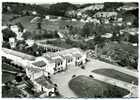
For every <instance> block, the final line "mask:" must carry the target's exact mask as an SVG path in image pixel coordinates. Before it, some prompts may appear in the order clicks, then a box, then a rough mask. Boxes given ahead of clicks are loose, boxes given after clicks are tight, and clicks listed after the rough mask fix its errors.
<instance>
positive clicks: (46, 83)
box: [35, 76, 54, 89]
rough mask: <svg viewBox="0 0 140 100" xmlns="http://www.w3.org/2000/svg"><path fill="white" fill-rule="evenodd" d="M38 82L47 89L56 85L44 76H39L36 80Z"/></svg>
mask: <svg viewBox="0 0 140 100" xmlns="http://www.w3.org/2000/svg"><path fill="white" fill-rule="evenodd" d="M35 81H36V82H37V83H38V84H40V85H42V86H44V87H46V88H47V89H51V88H54V85H53V84H51V83H50V82H49V81H48V80H46V78H45V77H44V76H41V77H39V78H38V79H36V80H35Z"/></svg>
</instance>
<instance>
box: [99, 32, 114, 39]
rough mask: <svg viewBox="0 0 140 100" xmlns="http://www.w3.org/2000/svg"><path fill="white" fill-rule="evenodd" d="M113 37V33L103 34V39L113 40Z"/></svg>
mask: <svg viewBox="0 0 140 100" xmlns="http://www.w3.org/2000/svg"><path fill="white" fill-rule="evenodd" d="M112 36H113V35H112V34H111V33H106V34H103V35H101V37H103V38H111V37H112Z"/></svg>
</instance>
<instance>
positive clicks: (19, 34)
mask: <svg viewBox="0 0 140 100" xmlns="http://www.w3.org/2000/svg"><path fill="white" fill-rule="evenodd" d="M10 29H11V30H12V31H13V32H14V33H16V39H17V40H23V38H22V35H23V32H21V31H20V28H19V26H18V25H11V26H10Z"/></svg>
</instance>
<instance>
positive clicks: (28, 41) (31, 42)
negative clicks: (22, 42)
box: [26, 39, 34, 47]
mask: <svg viewBox="0 0 140 100" xmlns="http://www.w3.org/2000/svg"><path fill="white" fill-rule="evenodd" d="M26 43H27V44H28V46H29V47H31V46H33V44H34V40H31V39H27V40H26Z"/></svg>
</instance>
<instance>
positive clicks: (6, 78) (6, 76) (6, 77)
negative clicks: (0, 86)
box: [2, 72, 15, 83]
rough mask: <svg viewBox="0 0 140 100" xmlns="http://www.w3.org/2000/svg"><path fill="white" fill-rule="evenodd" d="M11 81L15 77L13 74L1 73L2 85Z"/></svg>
mask: <svg viewBox="0 0 140 100" xmlns="http://www.w3.org/2000/svg"><path fill="white" fill-rule="evenodd" d="M13 79H15V75H14V74H10V73H7V72H3V73H2V83H6V82H8V81H12V80H13Z"/></svg>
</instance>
